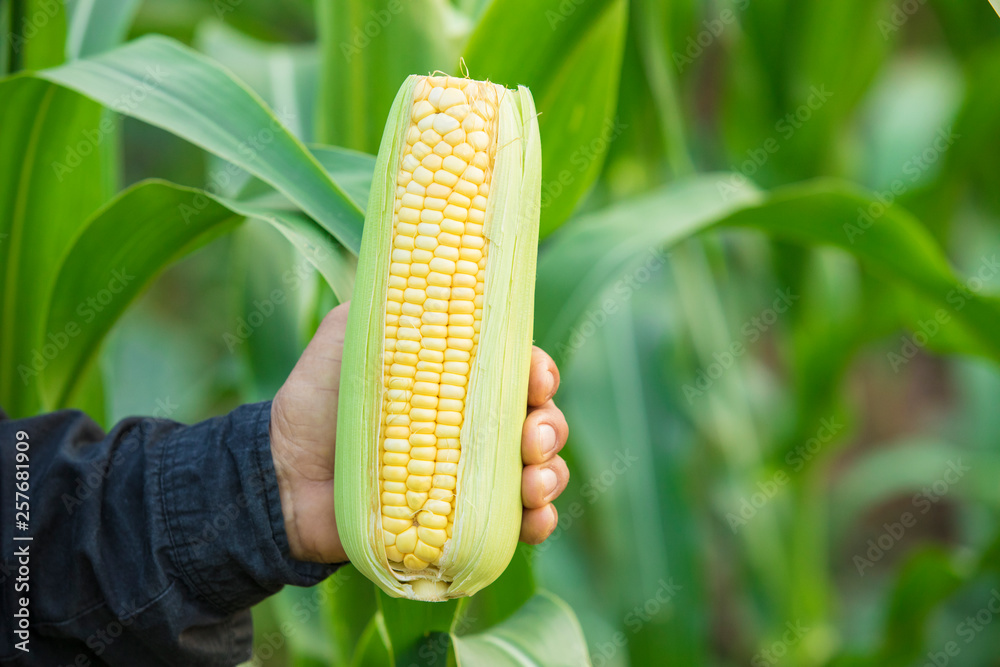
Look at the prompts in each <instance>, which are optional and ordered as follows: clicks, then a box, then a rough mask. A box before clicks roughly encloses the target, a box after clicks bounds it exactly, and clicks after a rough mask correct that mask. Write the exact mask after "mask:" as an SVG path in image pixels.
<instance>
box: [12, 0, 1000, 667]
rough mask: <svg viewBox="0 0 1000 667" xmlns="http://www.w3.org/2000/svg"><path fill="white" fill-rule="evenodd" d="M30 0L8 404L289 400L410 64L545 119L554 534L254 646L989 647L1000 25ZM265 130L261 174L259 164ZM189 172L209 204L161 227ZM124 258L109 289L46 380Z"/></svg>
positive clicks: (895, 4) (974, 659)
mask: <svg viewBox="0 0 1000 667" xmlns="http://www.w3.org/2000/svg"><path fill="white" fill-rule="evenodd" d="M50 6H52V3H46V2H44V0H24V1H18V0H13V1H6V2H4V3H3V4H2V9H0V26H2V27H3V31H2V32H3V34H5V35H8V34H9V35H11V36H12V37H17V38H16V39H15V38H12V39H10V40H8V41H7V42H5V46H4V49H3V51H2V53H0V68H2V70H3V72H2V73H4V74H9V75H10V76H8V78H6V79H3V80H0V95H2V99H3V103H2V104H0V162H2V167H0V173H2V174H3V177H2V178H0V258H2V260H0V267H2V268H0V296H2V299H3V300H2V301H0V316H2V318H3V329H2V331H0V357H2V358H3V359H4V364H3V367H2V368H0V401H2V402H3V404H4V406H5V407H6V408H7V409H8V410H9V411H11V412H12V413H14V414H30V413H33V412H37V411H39V410H43V409H52V408H56V407H64V406H73V407H82V408H85V409H88V410H89V411H90V412H91V413H92V414H94V416H95V417H96V418H98V419H99V420H101V421H103V422H104V423H111V422H113V421H114V420H116V419H119V418H121V417H124V416H126V415H129V414H135V413H153V412H155V411H157V410H159V412H157V414H164V412H166V415H167V416H170V417H172V418H175V419H180V420H188V421H192V420H198V419H202V418H205V417H207V416H210V415H213V414H218V413H219V412H222V411H224V410H226V409H228V408H230V407H232V406H234V405H236V404H238V403H240V402H246V401H254V400H265V399H267V398H269V397H271V396H273V393H274V391H275V390H276V389H277V387H279V386H280V384H281V382H282V381H283V379H284V377H285V375H286V374H287V372H288V370H289V369H290V367H291V365H292V364H293V363H294V361H295V359H296V358H297V355H298V354H299V352H300V351H301V349H302V347H303V346H304V344H305V342H306V341H307V340H308V338H309V336H310V334H311V333H312V331H313V330H314V329H315V327H316V324H317V322H318V319H319V318H320V317H321V316H322V314H323V313H325V312H326V311H327V310H329V308H330V307H332V306H333V305H335V304H336V303H337V302H338V301H339V300H343V299H346V298H347V296H348V295H349V293H350V290H351V289H352V281H351V277H350V276H351V272H352V267H353V264H352V262H353V259H352V257H351V254H350V251H353V250H356V231H357V229H358V227H357V225H359V224H360V209H361V208H363V206H364V203H365V201H366V197H365V193H366V191H367V185H368V180H369V179H370V175H371V165H372V161H371V158H370V157H369V156H367V155H364V153H373V152H375V151H376V150H377V148H378V141H379V138H380V136H381V130H382V127H383V124H384V120H385V118H384V117H385V114H386V112H387V110H388V107H389V103H390V102H391V100H392V97H393V96H394V95H395V92H396V90H397V88H398V86H399V83H400V82H401V80H402V78H403V77H404V76H405V75H406V74H408V73H410V72H424V71H431V70H435V69H442V70H447V71H449V72H452V73H456V72H460V71H461V70H460V68H461V67H467V68H468V72H469V74H470V75H471V76H473V77H475V78H486V77H489V78H491V79H493V80H495V81H499V82H502V83H505V84H508V85H513V84H518V83H523V84H528V85H529V86H530V87H531V88H532V91H533V93H534V96H535V99H536V101H537V102H538V107H539V110H540V112H541V116H540V118H539V123H540V126H541V131H542V141H543V154H544V156H545V158H544V159H545V163H544V172H543V212H542V226H543V236H545V237H548V238H547V239H546V240H544V241H543V244H542V247H541V248H540V253H539V283H538V290H537V308H536V339H537V340H536V342H537V343H538V344H539V345H541V346H542V347H543V348H545V349H546V350H547V351H548V352H549V353H550V354H552V355H553V356H554V357H556V359H557V360H558V361H559V363H560V366H561V369H562V378H563V381H562V388H561V390H560V393H559V396H558V397H557V398H558V402H559V404H560V405H561V406H562V407H563V409H564V410H565V412H566V414H567V417H568V418H569V422H570V425H571V437H570V442H569V444H568V446H567V448H566V450H565V456H566V458H567V460H568V461H569V463H570V467H571V469H572V472H573V478H572V481H571V484H570V487H569V489H568V490H567V491H566V493H565V494H564V495H563V497H562V498H560V500H559V501H558V503H557V506H558V508H559V510H560V516H561V519H560V523H559V526H558V528H557V530H556V532H555V534H554V535H553V537H552V538H550V540H549V541H548V542H547V543H545V544H544V545H542V546H540V547H537V548H533V549H532V548H521V549H519V552H518V555H517V556H516V557H515V560H514V562H513V563H512V565H511V567H510V568H509V570H508V572H507V573H505V575H504V578H503V579H501V581H500V582H498V583H497V584H495V585H494V586H491V587H490V588H488V589H487V590H485V591H484V592H482V593H481V594H479V595H477V596H476V597H475V598H473V599H472V600H468V601H464V602H462V603H456V604H454V605H451V606H449V607H445V608H442V609H439V610H427V609H422V608H421V605H416V604H415V603H401V602H399V601H392V600H388V599H386V598H383V597H380V596H376V595H375V591H374V589H373V587H372V586H371V585H370V584H369V583H368V582H367V581H365V580H364V579H362V578H361V577H360V576H359V575H358V574H357V573H356V572H354V571H353V569H351V568H350V567H347V568H344V569H343V570H342V571H341V572H339V573H338V574H337V575H336V576H335V577H333V578H331V579H330V580H329V581H327V582H325V583H324V584H323V585H322V586H319V587H317V588H316V589H311V590H301V589H289V590H286V591H283V592H282V593H281V594H279V595H278V596H276V597H275V598H273V599H272V600H269V601H268V602H266V603H265V604H263V605H261V606H260V607H258V608H257V609H255V619H256V621H257V633H256V637H257V648H256V650H255V655H254V662H255V664H269V665H325V664H343V665H346V664H358V665H369V664H371V665H379V664H385V663H386V662H388V661H396V662H397V664H407V665H408V664H410V661H412V662H413V663H414V664H427V665H432V664H455V663H459V664H464V665H479V664H490V665H492V664H505V663H506V661H508V660H513V658H512V657H511V656H515V655H518V656H520V658H521V660H522V662H521V663H519V664H523V663H524V662H530V664H574V665H575V664H581V663H583V662H585V661H586V660H587V658H586V657H585V655H584V650H585V649H584V646H583V642H584V640H583V639H582V638H581V637H580V635H579V631H578V629H577V625H576V620H575V618H578V619H579V623H580V624H581V625H582V629H583V636H585V637H586V640H585V643H586V648H588V649H589V654H590V658H589V659H590V661H591V662H592V664H593V665H595V666H596V667H606V666H617V665H622V666H624V665H661V664H662V665H685V666H688V665H690V666H700V665H706V666H708V665H711V666H720V667H722V666H731V665H733V666H734V665H746V664H750V665H753V666H754V667H758V666H761V665H768V666H770V665H794V666H803V667H810V666H817V667H818V666H820V665H831V666H836V667H849V666H850V667H862V666H864V667H875V666H900V667H904V666H909V665H912V666H921V667H922V666H923V665H937V666H938V667H940V666H941V665H945V664H947V665H962V666H963V667H964V666H977V667H978V666H983V667H986V666H988V665H1000V660H998V658H997V656H1000V623H996V622H994V621H995V620H996V617H997V614H998V612H1000V593H998V590H1000V520H998V519H1000V485H998V484H997V479H998V475H1000V455H998V449H997V448H998V445H1000V412H998V410H997V400H998V399H997V397H998V396H1000V373H998V367H997V363H998V361H1000V342H998V340H1000V339H998V336H1000V298H998V295H1000V264H998V259H997V255H998V250H1000V187H998V180H997V174H998V173H1000V120H998V115H997V110H998V109H1000V87H998V86H997V85H996V84H997V81H998V80H1000V39H998V38H1000V18H998V17H997V16H996V14H995V12H994V10H993V9H992V8H991V7H990V4H989V3H988V2H986V1H985V0H976V1H975V2H963V3H959V2H953V1H952V0H878V1H874V0H841V1H840V2H820V1H819V0H719V1H717V2H707V1H697V0H631V1H627V0H588V1H586V2H583V1H581V0H531V1H529V0H492V1H490V0H455V1H453V2H448V1H447V0H414V1H413V2H400V1H399V0H316V2H315V3H314V2H307V1H305V0H286V1H285V2H281V3H269V2H265V1H264V0H184V1H183V2H178V1H176V0H170V1H169V2H168V1H166V0H145V1H144V2H138V1H136V2H122V3H107V4H104V3H84V2H80V1H79V0H77V1H76V2H71V3H69V5H68V9H67V10H66V11H65V12H64V11H62V8H61V4H59V3H56V4H55V6H56V7H57V11H54V12H51V13H47V12H48V8H49V7H50ZM39 12H41V14H40V13H39ZM38 16H43V17H45V18H44V20H43V19H38V18H36V17H38ZM147 33H157V34H161V35H167V36H168V37H170V38H173V39H174V40H177V41H178V42H181V43H185V44H188V45H189V46H191V47H193V48H194V49H196V50H197V51H200V52H201V53H202V54H205V55H206V56H207V57H208V58H209V59H210V60H208V59H201V58H199V57H198V56H197V55H196V54H194V53H192V52H191V51H188V50H187V49H185V48H183V47H181V46H180V45H179V44H177V43H175V42H171V41H167V40H162V38H155V39H153V40H148V39H147V40H141V41H139V42H135V41H134V40H136V39H138V38H141V37H143V36H144V35H146V34H147ZM18 36H20V37H18ZM126 38H127V39H128V40H132V41H131V42H130V44H129V45H127V46H125V47H121V46H117V45H118V43H119V42H121V41H122V40H123V39H126ZM102 53H103V54H104V55H103V56H100V55H99V54H102ZM79 57H83V58H84V60H80V61H76V62H70V63H69V64H66V65H64V66H63V67H61V68H59V69H55V70H46V72H44V73H43V74H42V75H40V76H30V75H27V74H24V73H23V72H22V71H23V70H40V69H43V68H47V67H48V68H51V67H55V66H57V65H60V63H63V62H64V61H66V60H67V59H68V60H71V61H72V60H74V59H76V58H79ZM95 58H98V60H94V59H95ZM100 58H104V60H100ZM158 58H159V59H160V60H157V59H158ZM161 61H162V62H163V63H164V64H165V65H168V66H170V65H173V66H175V67H178V68H180V67H181V65H182V64H184V67H185V68H187V69H185V72H184V74H182V75H181V74H179V75H178V78H177V79H175V80H174V81H173V82H172V83H171V85H169V86H167V89H168V90H166V92H165V93H164V95H163V96H160V95H159V93H157V94H156V95H151V96H150V99H153V98H155V99H153V101H143V102H140V103H137V104H136V105H133V106H131V107H129V106H126V107H125V108H121V106H120V105H115V104H114V103H113V102H115V101H116V100H117V99H118V97H119V95H120V94H121V93H122V91H121V90H117V89H115V88H114V87H113V85H112V83H113V80H114V78H113V77H112V78H110V79H108V80H105V79H104V78H102V77H103V76H104V75H102V74H101V73H100V71H96V70H95V69H94V65H93V63H95V62H100V63H103V65H102V67H105V68H111V69H113V70H115V71H118V72H127V71H128V70H129V67H131V66H133V65H134V66H135V67H137V68H138V67H139V64H150V63H157V62H161ZM214 63H217V64H218V66H217V65H216V64H214ZM103 71H105V72H106V71H107V70H106V69H105V70H103ZM178 71H179V70H178ZM18 72H22V73H21V74H18ZM236 80H241V81H243V82H244V85H245V88H244V86H243V85H240V84H238V83H236ZM53 81H55V82H60V83H61V86H57V85H55V84H53V83H51V82H53ZM205 82H210V83H205ZM194 84H201V85H202V87H201V88H198V87H195V85H194ZM71 89H72V90H71ZM73 90H76V91H79V93H82V94H78V93H77V92H72V91H73ZM250 90H252V91H253V92H252V93H251V92H249V91H250ZM126 92H127V91H126ZM159 92H164V91H163V90H162V89H161V90H160V91H159ZM185 95H188V97H187V98H186V97H185ZM88 98H90V99H88ZM92 100H98V101H99V102H103V103H104V104H106V105H108V106H111V107H114V108H115V109H116V110H118V111H120V112H122V115H124V116H127V118H125V119H124V120H122V117H121V116H119V115H117V114H112V113H110V112H108V111H107V110H102V109H101V106H100V105H99V104H98V103H96V102H94V101H92ZM177 100H185V101H186V102H185V103H188V104H190V105H191V106H190V107H189V108H190V109H194V110H195V112H194V113H190V114H189V113H176V109H177V107H171V106H170V105H172V104H175V103H177ZM157 105H165V106H161V107H158V106H157ZM199 105H201V106H199ZM269 109H270V110H273V115H272V112H271V111H270V110H269ZM272 117H276V118H278V119H279V120H280V121H281V123H280V127H281V128H283V129H282V130H281V131H279V132H278V133H277V135H278V136H279V141H278V142H277V144H280V150H279V149H277V148H273V149H272V148H269V149H268V150H267V151H262V152H261V153H260V154H259V155H256V156H254V157H252V158H249V157H248V156H247V155H245V154H242V153H241V151H240V150H239V139H240V138H241V137H242V136H244V135H246V134H247V133H252V130H253V128H255V127H257V126H259V125H261V124H262V123H266V122H268V119H270V118H272ZM216 120H217V121H219V122H218V123H215V121H216ZM144 121H145V122H144ZM102 122H106V123H107V125H102ZM146 123H150V124H146ZM100 127H105V128H107V129H105V130H102V133H101V135H100V136H101V137H102V138H101V140H100V141H96V142H91V143H93V144H95V145H89V147H90V150H89V152H88V154H87V155H78V156H76V158H73V156H72V153H73V151H74V150H75V149H74V146H77V145H79V144H78V141H77V138H78V137H79V136H88V135H86V134H85V133H86V132H87V131H93V129H92V128H100ZM239 128H242V129H239ZM331 146H340V147H342V148H346V149H353V150H339V149H333V148H331ZM354 151H360V152H354ZM279 153H280V154H279ZM25 156H28V157H30V158H31V159H29V160H26V159H25ZM70 159H78V160H79V161H80V162H79V163H78V164H85V165H86V166H85V167H84V168H76V167H75V166H74V167H73V168H72V169H70V170H69V171H68V172H67V174H66V175H65V177H63V176H62V175H60V174H59V173H58V170H56V172H55V173H53V170H52V169H51V165H52V164H54V163H60V164H61V163H64V162H65V163H68V161H69V160H70ZM233 164H236V165H238V167H239V168H235V167H233V168H231V166H232V165H233ZM220 174H229V177H227V178H226V179H220V177H219V175H220ZM57 176H59V177H58V178H57ZM154 177H155V178H162V179H167V180H168V181H169V182H149V181H148V180H145V179H149V178H154ZM223 181H224V182H223ZM124 185H130V186H133V187H131V188H130V189H129V190H127V191H125V192H124V193H121V192H120V188H121V187H122V186H124ZM189 188H195V189H194V190H191V189H189ZM202 190H204V191H205V195H204V196H206V197H207V199H206V200H205V201H206V202H210V203H207V204H206V208H205V210H206V211H208V212H209V213H210V215H208V214H206V215H204V216H201V217H200V218H199V222H200V226H199V225H194V226H191V225H185V224H183V223H182V222H179V221H178V220H177V219H176V218H177V211H178V208H177V206H176V203H177V202H178V201H181V202H184V201H187V198H189V197H192V196H198V193H200V192H201V191H202ZM102 206H103V208H100V207H102ZM171 216H173V217H171ZM243 219H247V220H248V221H247V222H244V223H242V224H238V223H239V221H241V220H243ZM213 239H215V240H213ZM282 239H287V240H289V241H291V243H287V244H286V243H283V241H282ZM100 248H104V250H103V252H104V254H103V255H102V254H100V253H101V252H102V251H101V250H100ZM317 248H320V249H323V248H327V249H329V252H327V253H325V254H318V253H316V249H317ZM126 250H127V251H128V253H129V254H128V255H127V256H128V257H142V258H143V260H142V270H141V271H140V272H138V273H139V274H140V277H139V278H136V279H135V282H134V283H133V284H132V285H131V286H130V288H129V290H128V297H127V298H122V299H120V300H118V301H115V302H114V305H113V306H112V307H109V308H108V309H107V310H106V311H102V314H101V316H100V317H96V318H95V320H96V321H97V322H98V324H97V325H95V326H93V327H90V328H88V327H86V326H85V327H84V330H85V331H87V336H84V337H82V338H79V339H76V338H75V337H74V340H77V341H84V340H90V341H91V343H92V344H90V346H89V347H87V346H84V345H83V344H82V342H81V343H80V344H77V343H74V344H73V345H71V346H69V347H68V348H67V349H68V350H69V352H66V353H65V354H59V355H55V359H54V360H51V365H50V360H48V359H47V354H46V352H45V350H46V348H45V347H44V346H45V345H46V344H49V343H52V339H51V338H49V337H48V336H50V335H53V334H54V335H56V338H58V333H59V331H63V330H65V327H66V326H68V324H70V323H75V322H76V320H77V319H79V318H80V317H82V316H81V315H79V313H78V311H77V310H76V308H77V304H78V303H80V302H81V299H84V298H85V297H86V296H89V295H90V294H91V293H93V292H94V290H95V289H98V288H100V286H101V285H102V282H101V281H103V280H106V277H105V276H104V273H102V271H104V270H105V269H107V267H108V266H110V265H114V264H115V262H116V261H117V259H120V258H121V257H122V256H123V255H122V254H121V253H122V252H125V251H126ZM95 253H97V256H99V257H103V258H104V260H103V262H104V263H101V262H97V263H95V262H87V261H84V260H85V259H87V258H93V257H94V256H95ZM116 253H118V254H116ZM161 271H162V273H161ZM157 276H158V277H157ZM81 290H82V291H81ZM88 290H89V291H88ZM140 293H141V295H140ZM276 293H278V294H280V296H281V301H280V303H278V302H276V301H275V300H274V295H275V294H276ZM133 296H135V297H137V299H136V301H135V302H134V303H132V304H131V305H130V304H129V302H130V300H131V298H132V297H133ZM126 306H128V308H127V309H126ZM15 320H16V321H17V324H16V325H13V324H11V323H12V322H15ZM86 324H88V325H89V324H90V322H89V321H88V322H86ZM53 327H55V328H53ZM102 341H103V342H102ZM98 344H100V347H99V348H98V347H97V345H98ZM84 348H85V349H84ZM91 348H93V349H91ZM35 352H39V353H40V354H41V356H38V357H36V356H35V355H34V353H35ZM12 360H13V362H14V363H11V361H12ZM21 369H27V371H26V372H25V371H23V370H21ZM22 385H23V386H22ZM551 593H554V594H555V595H557V596H558V598H556V597H553V596H552V595H551ZM560 598H561V599H560ZM562 600H565V601H566V603H568V606H569V607H570V608H572V612H569V611H567V608H566V607H565V606H564V605H565V604H566V603H563V602H562ZM574 613H575V618H574ZM449 633H450V634H449ZM498 646H499V647H504V648H503V649H502V650H499V649H498V648H497V647H498ZM511 647H513V648H511ZM498 650H499V653H497V651H498ZM532 660H533V661H534V662H531V661H532Z"/></svg>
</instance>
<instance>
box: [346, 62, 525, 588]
mask: <svg viewBox="0 0 1000 667" xmlns="http://www.w3.org/2000/svg"><path fill="white" fill-rule="evenodd" d="M423 79H424V77H417V76H411V77H409V78H408V79H407V80H406V82H405V83H404V84H403V86H402V88H401V89H400V91H399V93H398V94H397V96H396V98H395V101H394V102H393V106H392V111H391V113H390V116H389V120H388V122H387V124H386V128H385V132H384V135H383V138H382V143H381V147H380V150H379V155H378V161H377V163H376V169H375V177H374V180H373V183H372V190H371V195H370V199H369V204H368V215H367V218H366V221H365V234H364V238H363V242H362V248H361V255H360V259H359V269H358V275H357V282H356V288H355V293H354V301H353V303H352V306H351V312H350V316H349V319H348V327H347V337H346V341H345V349H344V361H343V367H342V371H341V378H342V379H341V391H340V404H339V413H338V431H337V465H336V471H337V472H336V488H337V498H336V503H337V505H336V508H337V524H338V530H339V532H340V535H341V539H342V542H343V544H344V548H345V550H346V552H347V554H348V556H349V558H350V559H351V561H352V563H353V564H354V565H355V567H357V568H358V570H359V571H361V572H362V573H364V574H365V575H366V576H367V577H368V578H370V579H371V580H372V581H374V582H375V583H376V584H377V585H378V586H379V587H380V588H382V590H384V591H385V592H386V593H387V594H389V595H391V596H394V597H408V598H413V599H423V600H444V599H448V598H454V597H461V596H464V595H471V594H473V593H475V592H476V591H478V590H480V589H481V588H483V587H484V586H486V585H487V584H489V583H490V582H492V581H493V580H494V579H496V577H498V576H499V575H500V573H501V572H503V570H504V569H505V568H506V566H507V564H508V563H509V562H510V559H511V557H512V555H513V553H514V548H515V546H516V543H517V536H518V532H519V529H520V522H521V498H520V483H521V457H520V433H521V423H522V421H523V419H524V410H525V407H524V406H525V403H526V398H527V378H528V370H529V364H530V355H531V333H532V314H533V308H534V276H535V261H536V252H537V250H536V249H537V242H538V215H539V203H540V193H541V146H540V142H539V136H538V126H537V122H536V120H535V116H536V114H535V107H534V103H533V101H532V98H531V94H530V93H529V92H528V90H527V89H526V88H524V87H520V88H519V89H518V90H517V91H508V90H505V89H503V88H501V87H499V86H493V88H494V89H495V90H496V91H497V95H498V113H497V124H496V129H495V132H496V134H495V145H496V154H495V161H494V163H493V166H492V184H491V190H490V194H489V197H488V200H487V205H486V214H485V222H484V227H483V231H484V235H485V236H486V238H487V239H488V243H489V257H488V260H487V261H486V268H485V272H486V273H485V279H484V284H485V290H484V294H483V307H482V311H483V315H482V321H481V329H480V331H479V336H480V337H479V342H478V349H477V351H476V355H475V358H474V360H473V363H472V367H471V371H470V376H469V379H468V390H467V394H466V399H465V408H464V420H463V422H462V426H461V432H460V441H461V451H462V455H461V458H460V459H459V462H458V472H457V487H456V489H455V501H454V502H455V509H454V515H455V518H454V531H453V533H452V535H451V537H450V539H449V540H448V542H447V543H446V544H445V546H444V547H443V553H442V555H441V557H440V560H439V562H438V563H437V564H436V566H435V567H432V568H428V569H423V570H420V571H416V572H408V571H406V570H404V569H401V568H399V567H395V568H394V567H391V566H390V563H389V560H388V558H387V555H386V546H385V544H384V543H383V531H382V516H381V514H380V502H381V501H380V478H379V470H380V466H381V461H380V458H381V454H380V452H381V450H380V424H381V422H382V409H383V395H382V391H383V390H382V378H383V373H384V366H383V356H384V352H385V342H384V341H385V336H386V315H385V312H386V311H385V307H386V300H387V298H388V291H389V288H388V280H389V265H390V260H391V252H392V234H393V217H394V210H395V208H394V207H395V199H396V196H397V183H396V178H397V173H398V170H399V168H400V159H401V158H400V156H401V151H402V150H403V148H404V147H405V146H406V132H407V129H408V127H409V123H410V112H411V108H412V106H413V97H414V91H415V89H416V87H417V85H418V84H420V82H421V81H423ZM481 85H489V86H492V84H481Z"/></svg>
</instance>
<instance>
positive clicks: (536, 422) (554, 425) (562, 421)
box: [521, 401, 569, 465]
mask: <svg viewBox="0 0 1000 667" xmlns="http://www.w3.org/2000/svg"><path fill="white" fill-rule="evenodd" d="M567 437H569V425H568V424H567V423H566V417H564V416H563V413H562V410H560V409H559V408H557V407H556V404H555V403H553V402H552V401H549V402H548V403H546V404H545V405H542V406H541V407H537V408H532V409H531V411H530V412H528V416H527V418H526V419H525V420H524V426H522V427H521V460H522V461H524V463H525V464H526V465H531V464H533V463H545V462H546V461H548V460H549V459H551V458H552V457H553V456H555V455H556V454H558V453H559V451H560V450H561V449H562V448H563V445H565V444H566V438H567Z"/></svg>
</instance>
